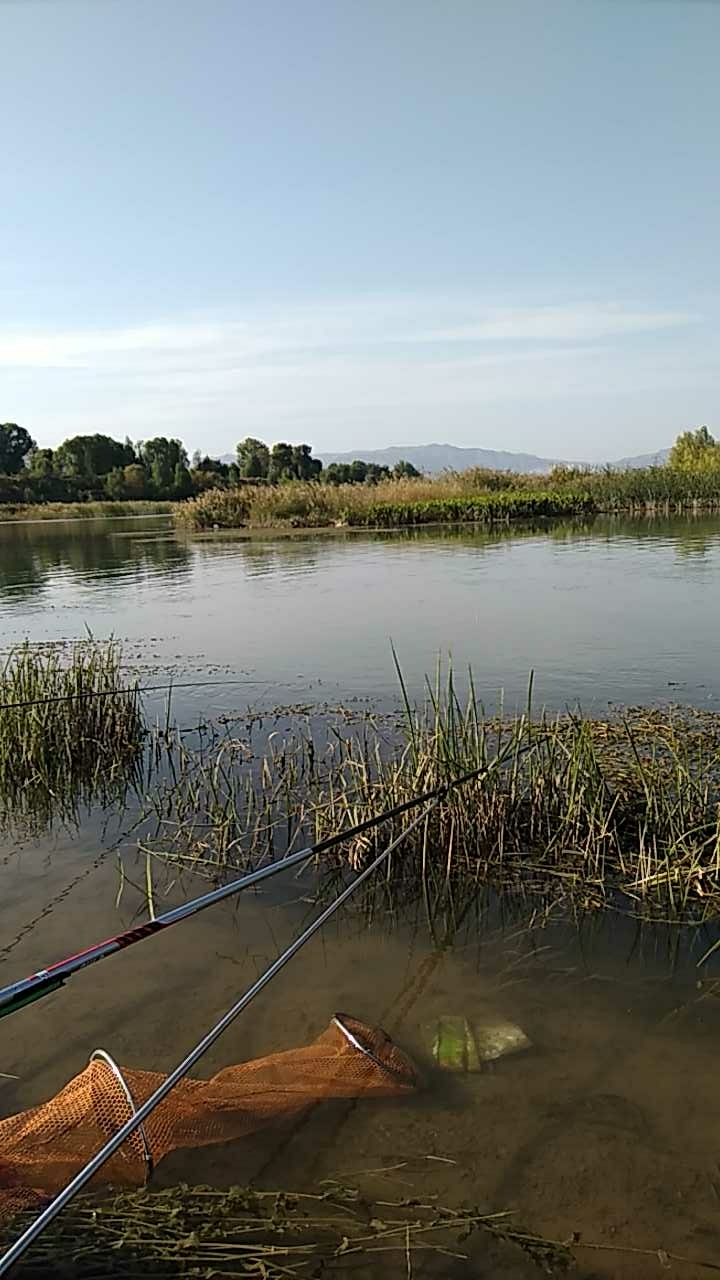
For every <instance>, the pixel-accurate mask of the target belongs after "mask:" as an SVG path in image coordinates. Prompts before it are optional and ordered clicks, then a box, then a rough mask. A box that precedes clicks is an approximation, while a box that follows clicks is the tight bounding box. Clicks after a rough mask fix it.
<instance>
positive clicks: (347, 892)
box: [0, 796, 442, 1276]
mask: <svg viewBox="0 0 720 1280" xmlns="http://www.w3.org/2000/svg"><path fill="white" fill-rule="evenodd" d="M441 798H442V797H441V796H435V797H434V798H433V800H432V801H431V802H430V804H428V805H427V807H426V808H425V809H424V810H423V812H422V813H421V814H419V816H418V817H417V818H414V819H413V821H412V822H411V823H410V825H409V826H408V827H406V828H405V829H404V831H401V832H400V835H398V836H396V837H395V839H394V840H393V841H391V843H390V844H389V845H387V847H386V848H385V849H383V851H382V853H379V854H378V856H377V857H376V858H375V859H374V860H373V861H372V862H371V863H369V865H368V866H367V867H366V868H365V869H364V871H361V872H360V873H359V875H357V876H356V877H355V879H354V880H353V881H352V883H351V884H349V885H348V886H347V888H346V889H343V891H342V893H340V894H339V895H338V897H337V898H335V899H334V901H333V902H331V903H330V905H329V906H327V907H325V909H324V910H323V911H321V913H320V915H319V916H316V917H315V919H314V920H313V921H312V923H311V924H309V925H308V926H307V928H306V929H304V930H303V932H302V933H301V934H300V935H299V937H297V938H296V939H295V940H294V942H291V943H290V945H289V946H288V947H286V949H285V950H284V951H283V952H281V954H280V955H279V956H278V957H277V959H276V960H274V961H273V963H272V964H271V965H270V967H269V968H268V969H266V970H265V972H264V973H262V974H261V975H260V977H259V978H257V979H256V980H255V982H254V983H253V984H252V986H251V987H248V989H247V991H246V992H245V993H244V995H242V996H240V999H239V1000H237V1001H236V1002H235V1004H234V1005H233V1006H232V1008H230V1009H228V1011H227V1013H225V1014H224V1015H223V1016H222V1018H221V1019H220V1020H219V1022H216V1023H215V1026H214V1027H212V1028H211V1029H210V1031H208V1032H207V1034H206V1035H205V1036H204V1037H203V1039H202V1040H199V1041H198V1043H197V1044H196V1045H195V1047H194V1048H193V1049H191V1050H190V1052H189V1053H188V1055H187V1056H186V1057H185V1058H183V1060H182V1062H180V1063H179V1064H178V1066H177V1067H175V1070H174V1071H172V1072H171V1073H170V1075H169V1076H167V1078H166V1079H165V1080H163V1082H162V1084H160V1085H159V1086H158V1088H157V1089H156V1090H155V1092H154V1093H153V1094H151V1095H150V1097H149V1098H148V1099H147V1101H146V1102H144V1103H143V1104H142V1106H141V1107H138V1109H137V1110H136V1111H135V1113H134V1115H132V1116H131V1117H130V1119H129V1120H126V1122H125V1124H124V1125H122V1127H121V1128H120V1129H118V1131H117V1133H115V1134H114V1135H113V1137H112V1138H110V1139H109V1140H108V1141H107V1142H106V1143H105V1145H104V1147H102V1148H101V1149H100V1151H98V1152H97V1154H96V1155H94V1156H93V1157H92V1159H91V1160H89V1161H88V1163H87V1164H86V1165H85V1166H84V1167H83V1168H82V1169H81V1170H80V1171H79V1172H78V1173H76V1174H75V1177H74V1178H73V1179H72V1180H71V1181H70V1182H69V1183H68V1184H67V1186H66V1187H65V1188H64V1189H63V1190H62V1191H61V1192H60V1193H59V1195H57V1196H56V1197H55V1199H54V1200H53V1201H52V1202H51V1203H50V1204H49V1205H47V1206H46V1208H45V1209H43V1210H42V1212H41V1213H40V1214H39V1215H38V1217H37V1218H36V1219H35V1221H34V1222H31V1223H30V1225H29V1227H27V1228H26V1229H25V1231H23V1233H22V1235H20V1236H18V1238H17V1240H16V1241H15V1243H14V1244H13V1245H11V1247H10V1248H9V1249H8V1250H7V1251H6V1252H5V1253H4V1254H3V1255H2V1256H1V1257H0V1276H4V1275H6V1274H7V1272H8V1271H9V1270H10V1268H11V1267H12V1266H14V1264H15V1263H16V1262H17V1261H18V1259H19V1258H21V1257H22V1255H23V1254H24V1253H25V1251H26V1250H27V1249H28V1248H29V1247H30V1245H31V1244H32V1243H33V1241H35V1240H37V1238H38V1236H39V1235H41V1233H42V1232H43V1231H44V1230H45V1228H46V1227H47V1226H49V1224H50V1223H51V1222H52V1221H53V1219H54V1218H56V1217H57V1215H58V1214H59V1213H60V1212H61V1211H62V1210H63V1209H64V1208H65V1206H66V1205H67V1204H69V1203H70V1201H71V1200H72V1199H73V1198H74V1197H75V1196H76V1195H77V1193H78V1192H79V1191H82V1189H83V1187H84V1186H86V1185H87V1183H88V1182H89V1181H90V1179H91V1178H92V1177H94V1176H95V1174H96V1173H97V1172H98V1170H99V1169H101V1168H102V1166H103V1165H104V1164H105V1162H106V1161H107V1160H109V1159H110V1157H111V1156H113V1155H114V1154H115V1152H116V1151H118V1150H119V1149H120V1147H121V1146H122V1145H123V1143H124V1142H125V1141H126V1140H127V1139H128V1138H129V1137H130V1136H131V1135H132V1134H133V1133H135V1131H136V1130H137V1129H139V1130H140V1132H141V1134H143V1135H144V1129H143V1125H144V1122H145V1121H146V1120H147V1118H148V1116H149V1115H150V1114H151V1113H152V1112H153V1111H154V1110H155V1108H156V1107H157V1106H159V1104H160V1103H161V1102H162V1101H163V1100H164V1099H165V1098H166V1097H167V1096H168V1094H169V1093H170V1092H171V1091H172V1090H173V1089H174V1088H175V1085H176V1084H178V1083H179V1082H180V1081H181V1080H182V1079H183V1077H184V1076H186V1075H187V1073H188V1071H191V1070H192V1068H193V1067H194V1066H195V1064H196V1063H197V1062H199V1060H200V1058H202V1056H203V1054H205V1053H207V1051H208V1049H210V1048H211V1047H212V1045H214V1044H215V1041H216V1040H218V1039H219V1038H220V1036H221V1035H222V1034H223V1032H224V1031H226V1030H227V1028H228V1027H229V1026H230V1024H231V1023H232V1022H234V1021H235V1019H236V1018H237V1016H238V1014H240V1013H242V1011H243V1009H245V1008H247V1006H248V1005H249V1004H250V1002H251V1001H252V1000H254V999H255V997H256V996H257V995H259V994H260V992H261V991H262V990H263V988H264V987H266V986H267V984H268V983H269V982H271V981H272V979H273V978H274V977H275V976H276V974H278V973H279V972H280V970H281V969H283V968H284V967H285V965H286V964H287V963H288V961H289V960H291V959H292V958H293V956H294V955H296V954H297V952H298V951H300V949H301V948H302V947H304V946H305V943H306V942H309V941H310V939H311V938H312V937H313V936H314V934H316V933H317V932H318V930H319V929H321V928H322V926H323V925H324V924H325V923H326V921H328V920H329V919H330V917H331V916H333V915H334V914H335V912H336V911H337V910H339V908H340V907H341V906H342V905H343V904H344V903H345V902H347V900H348V898H349V897H350V896H351V895H352V894H353V893H354V892H355V890H356V889H357V888H359V886H360V885H361V884H362V883H363V882H364V881H365V880H367V879H368V877H369V876H371V875H372V874H373V873H374V872H375V871H377V869H378V867H380V866H381V865H382V863H383V862H385V860H386V859H387V858H388V857H389V856H390V854H391V853H392V852H393V850H394V849H396V848H397V847H398V845H399V844H401V843H402V841H403V840H405V839H407V837H408V836H409V835H410V833H411V832H412V831H414V829H415V828H416V827H417V826H419V825H420V823H421V822H424V821H425V819H426V818H427V816H428V814H429V813H430V811H431V809H433V808H434V807H435V805H437V804H438V803H439V801H440V799H441ZM146 1145H147V1143H146Z"/></svg>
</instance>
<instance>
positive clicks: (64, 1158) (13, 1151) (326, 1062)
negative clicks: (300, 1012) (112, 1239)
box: [0, 1014, 417, 1220]
mask: <svg viewBox="0 0 720 1280" xmlns="http://www.w3.org/2000/svg"><path fill="white" fill-rule="evenodd" d="M166 1078H167V1077H166V1076H164V1075H162V1074H160V1073H158V1072H155V1071H138V1070H134V1069H129V1068H125V1067H120V1066H118V1065H117V1064H116V1063H115V1062H113V1060H112V1058H110V1057H109V1055H108V1054H106V1053H104V1052H103V1051H102V1050H98V1051H97V1052H96V1053H94V1054H93V1056H92V1058H91V1060H90V1062H89V1063H88V1065H87V1067H86V1068H85V1070H84V1071H81V1072H80V1074H79V1075H77V1076H75V1077H74V1078H73V1079H72V1080H70V1081H69V1082H68V1084H66V1085H65V1087H64V1089H61V1091H60V1092H59V1093H58V1094H56V1095H55V1097H54V1098H51V1099H50V1101H49V1102H44V1103H42V1104H41V1105H40V1106H38V1107H33V1108H32V1109H31V1110H29V1111H23V1112H20V1113H19V1114H18V1115H15V1116H9V1117H8V1118H7V1119H5V1120H0V1220H3V1219H7V1218H9V1217H11V1216H12V1215H14V1214H15V1213H17V1212H19V1211H22V1210H25V1209H30V1208H33V1207H35V1206H38V1205H40V1204H42V1203H43V1202H45V1201H46V1200H47V1199H48V1198H49V1197H52V1195H54V1194H55V1193H56V1192H58V1191H59V1190H61V1188H62V1187H64V1186H65V1185H66V1184H67V1183H68V1182H69V1181H70V1180H71V1178H72V1177H73V1176H74V1175H75V1174H76V1173H77V1172H78V1171H79V1170H80V1169H81V1168H82V1167H83V1165H85V1164H86V1163H87V1161H88V1160H89V1159H90V1158H91V1157H92V1156H93V1155H94V1154H95V1153H96V1152H97V1151H98V1150H99V1149H100V1148H101V1147H102V1146H103V1145H104V1144H105V1142H106V1141H107V1140H108V1139H109V1138H111V1137H112V1136H113V1134H115V1133H117V1131H118V1129H120V1128H121V1127H122V1125H123V1124H125V1123H126V1121H127V1120H129V1119H130V1117H131V1116H132V1115H134V1114H135V1112H136V1110H137V1108H138V1107H140V1106H141V1105H142V1103H143V1102H145V1101H146V1100H147V1099H148V1098H149V1097H150V1096H151V1094H153V1093H154V1092H155V1090H156V1089H157V1088H158V1087H159V1086H160V1085H161V1084H162V1082H163V1081H164V1080H165V1079H166ZM416 1084H417V1075H416V1072H415V1068H414V1067H413V1065H412V1063H411V1062H410V1060H409V1059H408V1058H407V1057H406V1056H405V1054H404V1053H402V1052H401V1050H400V1049H398V1048H397V1046H396V1045H395V1044H393V1042H392V1041H391V1040H390V1039H389V1037H388V1036H387V1035H386V1034H385V1032H384V1031H382V1030H380V1029H379V1028H374V1027H368V1026H365V1025H364V1024H363V1023H362V1022H359V1021H357V1019H355V1018H350V1017H346V1016H345V1015H340V1014H336V1015H335V1017H333V1019H332V1021H331V1023H330V1025H329V1026H328V1027H327V1029H326V1030H325V1031H323V1033H322V1035H320V1036H318V1038H317V1039H316V1040H314V1041H313V1042H312V1043H311V1044H309V1045H305V1046H303V1047H302V1048H299V1049H290V1050H287V1051H285V1052H283V1053H272V1054H270V1055H269V1056H268V1057H265V1058H257V1059H255V1060H254V1061H252V1062H244V1063H240V1064H238V1065H236V1066H232V1067H226V1068H225V1070H223V1071H219V1072H218V1074H217V1075H215V1076H213V1077H212V1079H211V1080H194V1079H185V1080H181V1081H180V1083H179V1084H178V1085H176V1087H175V1088H174V1089H173V1090H172V1092H171V1093H170V1094H169V1095H168V1097H167V1098H165V1100H164V1101H163V1102H161V1103H160V1104H159V1105H158V1106H157V1107H156V1108H155V1110H154V1111H153V1112H152V1113H151V1115H150V1116H149V1117H148V1118H147V1120H146V1121H145V1122H144V1124H142V1125H141V1126H140V1127H139V1128H138V1129H137V1130H136V1131H135V1133H133V1134H131V1136H130V1137H129V1138H128V1139H127V1140H126V1141H125V1143H124V1144H123V1145H122V1146H121V1147H120V1148H119V1150H118V1151H117V1152H116V1153H115V1155H114V1156H112V1157H111V1158H110V1159H109V1160H108V1161H107V1162H106V1164H105V1165H104V1166H103V1168H102V1169H101V1170H100V1172H99V1173H98V1174H97V1175H96V1178H95V1179H94V1182H95V1183H96V1184H97V1182H98V1181H101V1182H103V1183H106V1184H107V1183H110V1184H112V1185H116V1186H138V1185H141V1184H142V1183H143V1182H146V1181H147V1179H148V1178H149V1176H150V1174H151V1173H152V1170H153V1168H154V1166H155V1165H156V1164H157V1163H158V1162H159V1161H160V1160H162V1158H163V1156H166V1155H168V1154H169V1153H170V1152H171V1151H174V1150H176V1149H177V1148H180V1147H185V1148H187V1147H205V1146H210V1145H212V1144H213V1143H221V1142H229V1141H231V1140H233V1139H235V1138H242V1137H245V1136H246V1135H247V1134H250V1133H254V1132H255V1131H256V1130H258V1129H260V1128H262V1127H263V1126H264V1125H266V1124H269V1123H271V1122H273V1121H278V1120H282V1119H287V1118H288V1117H292V1116H296V1115H298V1114H300V1113H301V1112H302V1111H304V1110H305V1109H306V1108H308V1107H310V1106H313V1105H314V1104H315V1103H318V1102H321V1101H323V1100H325V1099H329V1098H357V1097H361V1096H368V1095H369V1096H371V1097H392V1096H396V1095H399V1094H403V1093H407V1092H409V1091H411V1090H412V1089H414V1088H415V1086H416Z"/></svg>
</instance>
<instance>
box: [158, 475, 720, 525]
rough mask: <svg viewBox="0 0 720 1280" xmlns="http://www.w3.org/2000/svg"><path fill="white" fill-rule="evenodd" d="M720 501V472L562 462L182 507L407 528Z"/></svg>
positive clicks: (682, 507)
mask: <svg viewBox="0 0 720 1280" xmlns="http://www.w3.org/2000/svg"><path fill="white" fill-rule="evenodd" d="M717 510H720V476H717V475H716V476H713V475H712V474H708V473H698V474H693V473H688V472H681V471H674V470H672V469H671V468H670V467H648V468H645V469H634V470H628V471H617V470H612V469H610V468H607V469H605V470H602V471H594V470H590V469H582V468H565V467H556V468H555V469H554V470H553V471H552V472H551V473H550V475H534V474H533V475H515V474H512V473H510V472H495V471H484V470H480V469H473V470H471V471H467V472H462V473H458V474H455V473H447V474H444V475H441V476H434V477H421V478H420V479H398V480H386V481H381V482H380V483H379V484H377V485H368V484H364V485H362V484H356V485H329V484H324V483H322V482H321V481H292V482H289V483H287V484H282V485H275V486H272V485H249V484H246V485H243V486H242V487H241V488H238V489H210V490H207V491H206V492H205V493H202V494H200V495H199V496H198V497H196V498H193V499H191V500H190V501H188V502H183V503H180V504H178V505H177V506H176V507H175V519H176V521H177V523H178V524H180V525H182V526H184V527H186V528H189V529H192V530H198V531H202V530H208V529H232V528H242V527H245V526H247V527H251V528H277V527H283V526H289V527H294V528H327V527H331V526H333V525H335V526H338V527H348V528H386V529H387V528H401V527H405V526H414V525H418V524H442V523H453V524H459V523H466V524H481V525H487V524H493V523H497V522H508V521H512V520H526V519H533V518H553V517H562V516H572V515H577V516H586V515H593V514H599V513H616V512H617V513H620V512H627V513H631V514H670V513H676V512H682V511H717Z"/></svg>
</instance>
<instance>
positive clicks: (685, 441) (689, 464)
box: [669, 427, 720, 471]
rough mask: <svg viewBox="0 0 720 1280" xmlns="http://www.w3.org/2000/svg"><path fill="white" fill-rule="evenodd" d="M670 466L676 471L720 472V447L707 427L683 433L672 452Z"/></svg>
mask: <svg viewBox="0 0 720 1280" xmlns="http://www.w3.org/2000/svg"><path fill="white" fill-rule="evenodd" d="M669 466H670V467H672V469H673V470H674V471H717V470H720V445H718V443H717V441H716V440H715V437H714V436H712V435H711V434H710V432H709V431H708V429H707V427H697V428H696V430H695V431H683V432H681V434H680V435H679V436H678V438H677V440H676V441H675V443H674V445H673V447H672V449H671V450H670V459H669Z"/></svg>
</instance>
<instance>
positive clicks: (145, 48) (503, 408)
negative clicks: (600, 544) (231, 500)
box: [0, 0, 720, 461]
mask: <svg viewBox="0 0 720 1280" xmlns="http://www.w3.org/2000/svg"><path fill="white" fill-rule="evenodd" d="M0 48H2V50H3V74H2V76H1V77H0V145H1V148H2V156H3V170H4V181H3V184H2V185H3V190H2V197H1V199H0V421H10V422H18V423H20V424H21V425H23V426H25V427H27V429H28V430H29V431H30V432H31V434H32V435H33V437H34V438H35V439H36V440H37V441H38V443H39V444H41V445H56V444H58V443H59V442H60V441H61V440H63V439H64V438H66V437H67V436H68V435H72V434H76V433H84V432H94V431H101V432H104V433H107V434H109V435H113V436H116V437H124V436H126V435H129V436H130V437H131V438H132V439H134V440H138V439H147V438H149V437H150V436H154V435H172V436H179V437H180V438H181V439H183V440H184V442H185V444H186V446H187V447H188V450H189V451H190V452H192V450H194V449H195V448H200V449H202V450H203V451H207V452H210V453H212V454H220V453H226V452H232V451H233V449H234V446H235V443H236V441H237V440H239V439H241V438H243V437H244V436H248V435H252V436H259V437H260V438H262V439H265V440H267V441H269V442H273V441H275V440H281V439H282V440H289V441H293V442H300V441H305V442H307V443H309V444H311V445H312V446H313V449H314V450H315V451H316V452H318V453H322V452H323V451H325V452H329V451H344V450H349V451H352V450H355V449H361V448H368V449H369V448H382V447H383V446H386V445H409V444H423V443H430V442H435V441H437V442H447V443H451V444H455V445H460V446H471V447H481V448H497V449H503V450H516V451H522V452H530V453H536V454H540V455H542V456H549V457H553V458H568V459H583V460H588V461H599V460H607V459H613V458H617V457H623V456H627V455H632V454H639V453H643V452H646V451H651V452H652V451H655V450H657V449H660V448H662V447H663V446H666V445H668V444H669V443H671V442H672V440H673V439H674V437H675V436H676V435H677V433H678V432H679V431H681V430H684V429H686V428H687V427H692V426H696V425H699V424H701V423H704V424H707V426H708V427H709V428H710V430H711V431H715V433H716V434H718V435H720V253H719V252H718V250H719V248H720V244H719V240H720V129H719V128H718V121H719V120H720V76H718V74H717V57H718V48H720V0H678V2H676V0H149V2H148V0H0Z"/></svg>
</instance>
